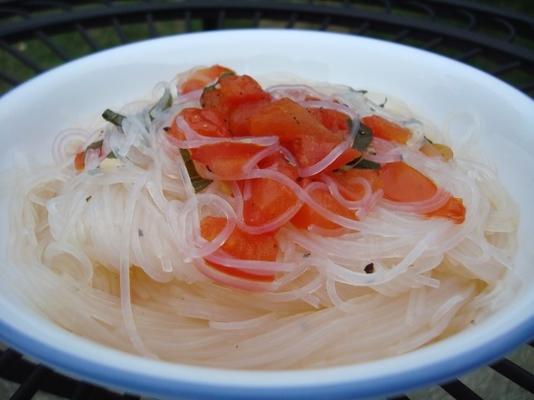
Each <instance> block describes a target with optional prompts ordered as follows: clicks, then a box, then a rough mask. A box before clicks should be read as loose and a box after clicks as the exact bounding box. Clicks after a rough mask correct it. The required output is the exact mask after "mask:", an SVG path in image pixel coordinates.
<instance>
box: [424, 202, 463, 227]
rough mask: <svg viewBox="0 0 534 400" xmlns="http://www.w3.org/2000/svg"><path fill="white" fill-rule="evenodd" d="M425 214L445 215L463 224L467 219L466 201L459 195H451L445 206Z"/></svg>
mask: <svg viewBox="0 0 534 400" xmlns="http://www.w3.org/2000/svg"><path fill="white" fill-rule="evenodd" d="M425 215H426V216H427V217H444V218H448V219H450V220H451V221H452V222H454V223H455V224H461V223H463V222H464V221H465V206H464V202H463V201H462V199H460V198H458V197H452V196H451V197H450V198H449V200H447V202H446V203H445V204H444V205H443V206H441V207H440V208H438V209H437V210H434V211H431V212H428V213H426V214H425Z"/></svg>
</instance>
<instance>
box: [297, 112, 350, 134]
mask: <svg viewBox="0 0 534 400" xmlns="http://www.w3.org/2000/svg"><path fill="white" fill-rule="evenodd" d="M307 110H308V112H309V113H310V114H311V115H312V116H313V117H314V118H315V119H316V120H317V121H319V122H320V123H321V124H322V125H323V126H324V127H325V128H327V129H328V130H330V131H332V132H335V133H339V134H346V133H348V131H349V120H350V117H349V116H348V115H347V114H344V113H342V112H340V111H337V110H332V109H328V108H322V107H321V108H307Z"/></svg>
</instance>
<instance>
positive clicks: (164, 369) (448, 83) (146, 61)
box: [0, 30, 534, 399]
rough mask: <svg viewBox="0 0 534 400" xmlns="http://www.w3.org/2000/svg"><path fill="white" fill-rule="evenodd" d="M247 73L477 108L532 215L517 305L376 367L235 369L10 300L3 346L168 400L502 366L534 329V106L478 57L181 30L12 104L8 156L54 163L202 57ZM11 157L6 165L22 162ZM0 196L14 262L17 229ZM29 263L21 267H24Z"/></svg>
mask: <svg viewBox="0 0 534 400" xmlns="http://www.w3.org/2000/svg"><path fill="white" fill-rule="evenodd" d="M213 63H220V64H223V65H227V66H229V67H232V68H234V69H235V70H237V71H239V72H240V73H251V74H262V73H269V72H276V71H282V72H283V71H289V72H292V73H294V74H298V75H300V76H301V77H303V78H306V79H310V80H318V81H329V82H336V83H343V84H347V85H351V86H353V87H357V88H366V89H370V90H373V91H377V92H382V93H386V94H389V95H392V96H395V97H397V98H399V99H402V100H403V101H404V102H406V104H407V105H408V106H409V107H410V108H411V109H413V110H414V111H415V112H416V114H418V115H421V116H424V117H425V118H426V119H428V120H430V121H432V122H433V123H434V124H435V125H436V126H437V127H438V128H441V129H444V128H445V126H446V124H447V121H448V119H449V118H450V116H451V115H458V114H461V113H463V112H465V111H467V112H469V113H471V114H472V115H476V116H477V117H478V119H479V123H480V128H481V129H480V131H481V132H483V134H484V140H483V144H482V147H483V149H482V150H483V151H484V152H485V153H486V154H487V155H488V157H489V158H490V160H493V162H494V163H495V164H496V166H497V168H498V170H499V174H500V177H501V180H502V182H503V183H504V185H505V186H506V188H507V189H508V190H509V192H510V193H511V194H512V196H513V197H514V198H515V200H516V201H517V202H518V204H519V207H520V213H521V220H520V226H519V232H518V235H519V251H518V253H517V257H516V260H515V266H516V271H517V274H519V276H520V277H521V279H522V281H523V283H524V285H523V287H522V289H521V290H520V291H518V292H517V294H516V295H515V297H514V298H513V299H512V300H511V302H510V304H509V305H508V306H507V307H506V308H505V309H503V310H502V311H499V312H497V313H495V314H494V315H492V316H491V317H490V318H488V319H486V320H484V321H483V322H482V323H480V324H479V325H477V326H475V327H473V328H471V329H469V330H467V331H464V332H461V333H459V334H457V335H454V336H453V337H450V338H448V339H446V340H443V341H441V342H439V343H437V344H432V345H429V346H426V347H424V348H422V349H419V350H416V351H413V352H411V353H408V354H405V355H401V356H397V357H391V358H387V359H384V360H379V361H374V362H367V363H364V364H358V365H350V366H342V367H336V368H325V369H316V370H300V371H273V372H253V371H233V370H219V369H214V368H201V367H192V366H188V365H183V364H171V363H166V362H159V361H153V360H149V359H145V358H141V357H137V356H134V355H131V354H126V353H122V352H120V351H116V350H113V349H110V348H107V347H104V346H102V345H99V344H96V343H93V342H91V341H88V340H86V339H83V338H81V337H78V336H75V335H73V334H71V333H69V332H67V331H65V330H63V329H61V328H59V327H58V326H57V325H54V324H53V323H52V322H50V321H48V320H45V319H43V318H42V317H40V316H38V315H36V314H35V313H34V312H31V311H30V310H28V309H27V308H26V307H25V306H24V305H23V304H22V303H21V302H18V301H15V300H14V299H12V298H8V297H7V296H5V295H2V280H1V277H0V340H1V341H3V342H5V343H7V344H8V345H10V346H13V347H14V348H16V349H17V350H19V351H21V352H23V353H25V354H28V355H30V356H32V357H34V358H36V359H37V360H39V361H42V362H43V363H45V364H47V365H50V366H52V367H54V368H56V369H58V370H60V371H62V372H64V373H66V374H68V375H71V376H74V377H78V378H83V379H85V380H88V381H91V382H95V383H99V384H103V385H107V386H111V387H115V388H118V389H123V390H128V391H130V392H136V393H143V394H148V395H153V396H157V397H160V398H161V397H163V398H174V397H176V396H193V397H196V398H198V397H200V398H216V397H217V398H228V399H236V398H254V399H262V398H274V397H278V398H282V397H283V398H302V399H310V398H319V397H323V398H331V399H332V398H345V397H359V396H365V397H369V396H376V395H385V394H391V393H394V392H400V391H406V390H408V389H412V388H414V387H416V386H421V385H425V384H431V383H435V382H439V381H444V380H446V379H449V378H452V377H454V376H457V375H459V374H462V373H463V372H465V371H467V370H469V369H472V368H475V367H477V366H479V365H481V364H484V363H488V362H490V361H492V360H494V359H496V358H498V357H500V356H502V355H503V354H504V353H505V352H507V351H509V350H511V349H513V348H514V347H516V346H518V345H519V344H520V343H522V342H524V341H526V340H528V339H529V338H530V337H532V336H534V251H533V249H534V246H532V245H531V239H532V237H533V235H534V207H533V206H532V204H534V203H533V201H534V185H533V184H532V177H533V176H534V158H533V156H532V154H534V132H533V131H534V103H533V102H532V100H530V99H529V98H527V97H526V96H524V95H523V94H521V93H519V92H518V91H516V90H515V89H513V88H512V87H510V86H508V85H507V84H505V83H503V82H501V81H499V80H497V79H495V78H493V77H491V76H490V75H487V74H485V73H483V72H481V71H478V70H476V69H474V68H471V67H468V66H466V65H464V64H461V63H458V62H455V61H452V60H449V59H447V58H444V57H440V56H437V55H434V54H431V53H428V52H425V51H421V50H416V49H413V48H409V47H406V46H401V45H397V44H392V43H386V42H382V41H378V40H372V39H364V38H359V37H354V36H348V35H340V34H331V33H317V32H306V31H286V30H283V31H282V30H253V31H223V32H213V33H200V34H189V35H181V36H176V37H168V38H163V39H157V40H150V41H146V42H141V43H136V44H132V45H128V46H123V47H119V48H116V49H112V50H108V51H104V52H101V53H98V54H95V55H91V56H89V57H85V58H83V59H81V60H78V61H75V62H72V63H69V64H66V65H64V66H61V67H59V68H56V69H54V70H52V71H50V72H48V73H45V74H43V75H40V76H39V77H37V78H35V79H33V80H31V81H29V82H28V83H26V84H24V85H22V86H20V87H18V88H16V89H15V90H13V91H11V92H10V93H8V94H7V95H6V96H4V97H3V98H2V99H1V100H0V123H1V125H0V126H1V133H0V149H1V150H0V152H1V153H2V154H3V155H5V154H6V153H7V152H10V151H11V150H12V149H13V148H18V149H23V150H24V151H28V152H30V154H32V155H34V156H35V158H36V159H39V160H42V161H44V160H46V159H47V158H48V159H49V151H48V150H47V149H50V146H51V143H52V139H53V137H54V136H55V135H56V134H57V133H58V132H59V131H61V130H62V129H65V128H70V127H80V126H86V125H87V124H88V123H90V121H92V120H94V119H95V118H97V116H98V115H99V114H100V112H101V111H102V110H103V109H104V108H106V107H111V108H114V107H118V106H120V105H122V104H124V103H126V102H129V101H131V100H132V99H136V98H139V97H143V96H144V95H146V94H147V93H149V92H150V90H151V88H152V87H153V86H154V85H155V84H156V83H157V82H158V81H162V80H169V79H171V78H172V77H173V76H174V75H175V74H176V73H177V72H178V71H182V70H185V69H188V68H190V67H192V66H195V65H210V64H213ZM7 159H8V158H6V157H4V156H2V157H0V160H1V161H0V170H4V169H8V168H9V165H6V160H7ZM8 212H9V210H8V208H7V207H6V205H5V202H3V203H0V213H1V214H0V229H1V231H0V244H1V245H2V251H1V252H0V257H2V258H3V261H2V262H4V263H5V262H7V261H5V254H6V251H5V247H6V243H7V237H8V234H9V231H8V226H7V214H8ZM12 267H13V268H16V266H12Z"/></svg>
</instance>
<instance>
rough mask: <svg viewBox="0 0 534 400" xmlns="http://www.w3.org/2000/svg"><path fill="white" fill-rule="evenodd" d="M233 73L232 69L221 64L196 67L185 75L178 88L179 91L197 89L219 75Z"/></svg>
mask: <svg viewBox="0 0 534 400" xmlns="http://www.w3.org/2000/svg"><path fill="white" fill-rule="evenodd" d="M233 73H234V71H232V70H231V69H230V68H226V67H223V66H221V65H213V66H211V67H208V68H201V69H197V70H196V71H194V72H193V73H192V74H191V75H190V76H188V77H187V79H186V80H185V82H183V83H182V84H181V85H180V87H179V88H178V89H179V91H180V92H181V93H188V92H192V91H193V90H199V89H202V88H203V87H205V86H206V85H207V84H209V83H211V82H213V81H214V80H216V79H217V78H219V77H220V76H221V75H223V74H233Z"/></svg>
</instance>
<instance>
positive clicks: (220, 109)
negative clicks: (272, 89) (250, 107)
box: [200, 75, 271, 119]
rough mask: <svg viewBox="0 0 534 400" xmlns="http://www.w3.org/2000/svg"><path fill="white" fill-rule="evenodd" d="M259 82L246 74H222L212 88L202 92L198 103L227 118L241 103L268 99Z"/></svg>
mask: <svg viewBox="0 0 534 400" xmlns="http://www.w3.org/2000/svg"><path fill="white" fill-rule="evenodd" d="M270 98H271V95H270V94H269V93H267V92H265V91H264V90H263V89H262V88H261V86H260V84H259V83H258V82H256V81H255V80H254V79H253V78H251V77H250V76H248V75H240V76H238V75H223V76H221V78H220V79H219V81H218V83H217V84H216V85H215V86H214V87H213V88H208V89H206V90H204V92H203V93H202V97H201V98H200V104H202V107H203V108H205V109H210V110H213V111H215V112H217V113H218V114H219V115H221V116H222V117H223V118H225V119H227V118H228V116H229V114H230V113H231V112H232V111H233V110H235V109H236V108H237V107H239V106H240V105H242V104H246V103H254V102H257V101H262V100H263V101H265V100H270Z"/></svg>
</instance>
